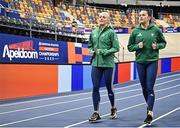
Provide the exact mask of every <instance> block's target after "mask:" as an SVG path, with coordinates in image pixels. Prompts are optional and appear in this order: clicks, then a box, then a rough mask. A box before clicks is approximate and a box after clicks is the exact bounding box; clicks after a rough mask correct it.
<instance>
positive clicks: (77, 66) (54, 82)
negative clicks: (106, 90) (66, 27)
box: [0, 34, 180, 100]
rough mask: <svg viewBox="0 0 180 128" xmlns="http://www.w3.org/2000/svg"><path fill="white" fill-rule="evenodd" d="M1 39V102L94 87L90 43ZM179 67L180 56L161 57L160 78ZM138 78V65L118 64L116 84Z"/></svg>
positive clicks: (14, 38) (9, 36)
mask: <svg viewBox="0 0 180 128" xmlns="http://www.w3.org/2000/svg"><path fill="white" fill-rule="evenodd" d="M0 37H1V38H0V76H1V77H0V100H7V99H14V98H24V97H32V96H40V95H49V94H61V93H64V92H72V91H79V90H85V89H91V88H92V82H91V75H90V74H91V65H89V64H88V62H89V61H90V60H89V56H88V53H87V44H80V43H71V42H68V43H67V42H58V43H57V42H54V41H51V40H41V39H32V38H27V37H20V36H15V35H8V34H0ZM63 50H64V51H63ZM5 51H6V52H5ZM36 52H37V53H38V56H37V57H36V56H35V57H34V58H32V56H31V55H36V54H31V53H36ZM52 53H53V54H52ZM40 55H41V56H40ZM22 56H24V57H22ZM28 56H29V58H28ZM179 65H180V57H169V58H162V59H160V60H159V69H158V75H159V74H163V73H168V72H176V71H180V66H179ZM136 79H138V76H137V71H136V63H135V62H133V61H131V62H123V63H117V64H116V72H115V79H114V84H121V83H124V82H128V81H130V80H136ZM101 86H104V79H103V80H102V82H101ZM116 86H118V85H116Z"/></svg>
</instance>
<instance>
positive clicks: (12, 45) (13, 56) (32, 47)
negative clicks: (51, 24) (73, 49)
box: [0, 34, 68, 64]
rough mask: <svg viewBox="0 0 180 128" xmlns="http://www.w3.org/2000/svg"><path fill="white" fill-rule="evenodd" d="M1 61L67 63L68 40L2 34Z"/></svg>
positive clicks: (0, 40)
mask: <svg viewBox="0 0 180 128" xmlns="http://www.w3.org/2000/svg"><path fill="white" fill-rule="evenodd" d="M0 63H44V64H46V63H51V64H67V63H68V51H67V42H63V41H53V40H45V39H36V38H29V37H22V36H15V35H10V34H0Z"/></svg>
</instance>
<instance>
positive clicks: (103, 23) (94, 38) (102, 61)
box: [88, 12, 119, 121]
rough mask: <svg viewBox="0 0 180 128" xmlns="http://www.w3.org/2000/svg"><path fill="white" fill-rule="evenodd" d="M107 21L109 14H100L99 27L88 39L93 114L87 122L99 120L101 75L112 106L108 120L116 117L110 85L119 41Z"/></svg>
mask: <svg viewBox="0 0 180 128" xmlns="http://www.w3.org/2000/svg"><path fill="white" fill-rule="evenodd" d="M109 21H110V19H109V14H108V13H107V12H102V13H100V14H99V26H98V27H97V28H95V29H94V30H93V31H92V32H91V34H90V37H89V43H88V49H89V53H90V54H91V55H92V56H93V57H92V71H91V78H92V82H93V93H92V98H93V106H94V113H93V114H92V116H91V117H90V118H89V121H96V120H99V119H101V118H100V115H99V102H100V94H99V87H100V81H101V79H102V76H103V74H104V77H105V84H106V88H107V90H108V96H109V100H110V103H111V106H112V108H111V114H110V119H115V118H116V117H117V113H116V112H117V109H116V108H115V105H114V92H113V89H112V84H113V74H114V66H115V63H114V53H115V52H117V51H118V50H119V41H118V38H117V35H116V33H115V32H114V30H113V29H112V27H111V26H110V25H109Z"/></svg>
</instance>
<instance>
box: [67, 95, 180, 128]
mask: <svg viewBox="0 0 180 128" xmlns="http://www.w3.org/2000/svg"><path fill="white" fill-rule="evenodd" d="M178 94H180V92H177V93H174V94H170V95H167V96H164V97H161V98H157V99H156V101H159V100H162V99H165V98H168V97H171V96H174V95H178ZM144 104H146V103H141V104H136V105H134V106H131V107H127V108H124V109H121V110H119V111H117V112H122V111H126V110H129V109H131V108H135V107H138V106H141V105H144ZM108 115H109V113H107V114H105V115H102V117H106V116H108ZM86 122H88V120H84V121H81V122H78V123H75V124H72V125H68V126H65V127H64V128H70V127H73V126H77V125H79V124H83V123H86Z"/></svg>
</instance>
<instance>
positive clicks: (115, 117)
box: [109, 115, 118, 120]
mask: <svg viewBox="0 0 180 128" xmlns="http://www.w3.org/2000/svg"><path fill="white" fill-rule="evenodd" d="M117 118H118V116H117V115H115V116H113V117H109V119H111V120H113V119H117Z"/></svg>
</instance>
